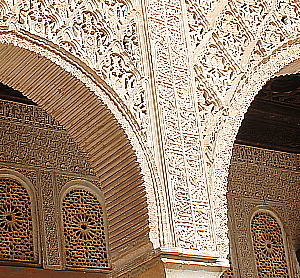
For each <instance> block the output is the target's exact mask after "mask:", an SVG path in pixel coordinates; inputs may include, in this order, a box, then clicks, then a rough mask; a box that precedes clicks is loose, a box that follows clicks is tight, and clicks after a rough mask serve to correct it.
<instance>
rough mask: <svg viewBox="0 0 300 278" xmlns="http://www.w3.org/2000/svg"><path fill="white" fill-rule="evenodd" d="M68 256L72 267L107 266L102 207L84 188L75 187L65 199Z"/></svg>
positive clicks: (65, 230) (64, 222) (64, 220)
mask: <svg viewBox="0 0 300 278" xmlns="http://www.w3.org/2000/svg"><path fill="white" fill-rule="evenodd" d="M62 212H63V215H62V221H63V230H64V242H65V246H64V249H65V259H66V265H67V266H69V267H97V268H107V267H108V266H109V265H108V256H107V250H106V239H105V228H104V219H103V217H104V216H103V210H102V207H101V205H100V203H99V200H98V199H97V198H96V197H95V196H94V195H93V194H92V193H90V192H88V191H86V190H83V189H72V190H71V191H69V192H68V193H67V194H66V195H65V197H64V198H63V201H62Z"/></svg>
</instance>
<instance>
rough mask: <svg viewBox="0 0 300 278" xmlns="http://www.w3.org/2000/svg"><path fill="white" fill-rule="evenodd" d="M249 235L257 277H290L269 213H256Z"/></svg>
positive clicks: (276, 226) (278, 232)
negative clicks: (250, 236)
mask: <svg viewBox="0 0 300 278" xmlns="http://www.w3.org/2000/svg"><path fill="white" fill-rule="evenodd" d="M251 235H252V242H253V249H254V254H255V258H256V267H257V272H258V277H274V278H275V277H280V278H283V277H285V278H287V277H290V276H289V273H288V266H287V261H286V254H285V248H284V242H283V238H282V230H281V227H280V225H279V223H278V222H277V220H276V219H275V218H274V217H273V216H271V215H270V214H269V213H266V212H259V213H257V214H256V215H255V216H254V217H253V219H252V221H251Z"/></svg>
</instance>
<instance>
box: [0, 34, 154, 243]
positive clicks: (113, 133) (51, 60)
mask: <svg viewBox="0 0 300 278" xmlns="http://www.w3.org/2000/svg"><path fill="white" fill-rule="evenodd" d="M0 81H1V82H2V83H4V84H5V85H8V86H10V87H12V88H14V89H15V90H18V91H20V92H22V93H23V94H24V95H26V96H27V97H28V98H30V99H32V100H33V101H34V102H36V103H37V104H38V105H39V106H40V107H41V108H43V109H44V110H45V111H46V112H48V113H49V114H50V115H51V116H52V117H54V118H55V119H56V120H58V121H59V122H60V123H61V124H62V125H63V126H64V127H65V128H66V130H67V131H68V133H69V134H71V136H72V137H73V138H74V139H75V141H76V142H77V143H78V144H79V146H81V148H82V150H83V151H84V152H85V153H86V154H87V156H88V158H89V160H90V162H91V165H92V167H93V169H94V171H95V173H96V175H97V176H98V177H99V178H100V182H102V186H103V187H105V186H106V183H107V184H109V185H111V184H113V183H116V184H117V183H120V182H124V179H121V178H120V175H121V172H120V171H121V169H122V170H123V169H126V170H128V171H131V173H132V171H133V172H136V174H135V178H136V182H137V183H136V184H137V185H139V186H140V188H141V189H140V190H141V191H144V193H143V192H142V194H143V195H145V196H146V201H145V207H147V212H148V219H149V228H150V231H149V237H150V240H151V242H152V244H153V246H154V247H155V248H156V247H158V246H159V242H158V237H157V234H158V223H157V222H158V220H157V205H156V198H155V193H154V192H155V189H154V187H155V185H156V183H157V180H156V178H155V177H154V176H155V169H154V168H153V165H151V163H152V162H150V160H149V158H148V155H147V152H146V147H145V146H144V145H143V140H142V137H141V136H140V134H139V128H138V125H137V124H136V123H135V121H134V118H133V117H132V116H131V113H130V112H129V111H128V109H127V108H126V106H125V105H124V104H123V103H122V100H121V99H120V98H119V97H118V96H117V94H116V93H115V92H114V91H113V90H112V89H111V88H110V87H109V86H107V84H106V83H105V82H104V81H103V80H102V79H101V78H99V76H98V75H97V74H96V73H95V72H94V71H93V70H92V69H91V68H90V67H89V66H87V65H86V64H85V63H83V62H81V61H80V60H79V59H78V58H76V57H74V56H73V55H71V54H69V53H68V52H67V51H65V50H63V49H61V48H60V47H58V46H56V45H54V44H53V43H51V42H49V41H47V40H45V39H42V38H37V37H35V36H33V35H30V34H28V33H27V32H17V31H7V30H1V31H0ZM131 182H132V180H131ZM137 196H138V197H137V198H139V195H137Z"/></svg>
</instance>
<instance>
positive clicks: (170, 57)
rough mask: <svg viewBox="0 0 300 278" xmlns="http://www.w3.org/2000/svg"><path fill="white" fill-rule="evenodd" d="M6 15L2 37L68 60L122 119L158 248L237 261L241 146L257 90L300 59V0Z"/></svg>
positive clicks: (13, 5) (71, 6) (63, 8)
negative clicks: (229, 182) (231, 253)
mask: <svg viewBox="0 0 300 278" xmlns="http://www.w3.org/2000/svg"><path fill="white" fill-rule="evenodd" d="M1 23H2V26H3V29H2V30H3V31H2V34H1V37H0V40H1V43H2V44H13V45H15V46H17V47H21V48H26V49H29V50H30V51H33V52H35V53H38V54H39V55H40V56H43V57H47V59H50V60H51V61H52V62H54V63H56V64H58V65H60V66H61V67H62V68H64V69H65V70H66V71H67V72H70V73H71V74H72V75H73V76H76V78H77V79H79V80H81V81H82V82H83V84H85V85H86V86H87V87H88V88H90V90H91V91H92V92H94V93H95V94H96V95H97V96H99V97H100V98H101V99H102V101H103V102H104V103H105V104H107V105H108V107H109V109H111V111H112V112H113V114H114V115H115V117H116V118H117V120H118V121H119V122H120V123H121V124H122V126H123V128H124V129H125V131H126V133H127V135H128V137H129V139H130V141H131V143H132V144H133V145H134V148H135V150H136V152H137V156H138V158H139V161H140V163H141V165H142V170H143V174H144V176H145V180H146V188H147V193H148V200H150V201H148V204H149V211H150V214H149V215H150V226H151V227H152V229H151V231H152V235H153V236H152V237H151V238H152V242H153V243H155V244H154V245H155V246H156V247H158V246H162V247H164V248H167V249H172V248H174V247H175V249H174V250H186V252H194V251H196V252H197V254H199V252H200V253H202V254H207V255H211V256H221V257H223V258H226V254H227V245H228V241H227V236H226V234H227V228H226V197H225V195H226V177H227V174H228V166H229V162H230V156H231V149H232V145H233V142H234V138H235V135H236V133H237V131H238V128H239V126H240V122H241V120H242V118H243V114H244V113H245V112H246V110H247V108H248V107H249V105H250V103H251V101H252V100H253V98H254V96H255V94H257V92H258V91H259V89H260V88H261V87H262V86H263V85H264V84H265V83H266V82H267V81H268V80H269V79H270V78H271V77H272V76H274V75H276V74H277V73H278V72H279V71H280V70H281V69H282V68H283V67H284V66H286V65H288V64H289V63H291V62H293V61H294V60H297V59H298V58H299V56H300V55H299V53H300V51H299V39H298V37H299V31H300V30H299V7H298V4H297V2H296V1H287V0H284V1H283V0H276V1H275V0H273V1H242V0H231V1H227V0H222V1H216V0H215V1H214V0H211V1H190V0H186V1H183V0H171V1H170V0H168V1H167V0H165V1H161V0H151V1H140V2H138V1H135V2H132V3H130V2H127V1H120V0H112V1H99V2H96V1H65V2H64V1H63V2H61V1H52V2H50V1H30V2H29V1H28V2H26V1H14V2H10V1H2V2H1ZM5 29H6V30H9V31H4V30H5ZM17 34H18V35H17ZM58 53H60V55H58ZM62 54H63V55H62ZM74 65H75V66H74ZM78 65H80V66H78ZM83 72H84V74H83ZM6 74H7V73H6V72H2V73H1V78H2V79H5V80H6V83H9V81H10V79H9V78H8V79H6V78H5V75H6ZM95 76H97V78H98V77H99V78H100V79H99V80H100V81H99V82H98V83H97V82H95V81H94V79H93V78H95ZM91 80H92V81H91ZM12 83H13V82H12ZM12 83H11V85H14V86H15V87H17V84H16V81H15V83H14V84H12ZM99 83H101V84H102V87H105V88H106V90H104V92H103V90H100V89H99V88H98V87H97V86H99ZM103 84H104V85H103ZM19 89H21V88H19ZM29 91H30V90H29ZM54 95H56V97H58V98H59V92H58V93H54ZM112 99H113V101H112ZM116 103H117V104H116ZM123 104H124V105H123ZM46 106H47V105H46ZM53 107H54V106H53ZM120 107H121V109H120ZM145 157H146V158H145ZM149 161H155V163H154V164H153V165H151V163H149ZM149 165H150V166H149ZM156 171H157V173H156ZM152 186H154V188H155V189H154V190H153V188H152ZM154 191H155V192H156V194H154ZM155 202H157V203H158V204H159V206H158V207H159V208H157V207H155V206H154V205H153V204H154V203H155ZM157 215H159V218H158V217H157ZM158 223H160V224H158ZM159 229H160V232H159V240H158V239H157V237H156V236H155V233H156V231H157V230H159ZM178 248H179V249H178Z"/></svg>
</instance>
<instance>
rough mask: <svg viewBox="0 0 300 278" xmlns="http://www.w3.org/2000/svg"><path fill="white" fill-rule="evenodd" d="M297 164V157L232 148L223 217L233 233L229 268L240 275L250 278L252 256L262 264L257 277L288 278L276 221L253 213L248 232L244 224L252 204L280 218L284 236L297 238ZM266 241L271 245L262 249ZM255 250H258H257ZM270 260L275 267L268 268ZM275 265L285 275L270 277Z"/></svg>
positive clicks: (258, 149) (270, 263)
mask: <svg viewBox="0 0 300 278" xmlns="http://www.w3.org/2000/svg"><path fill="white" fill-rule="evenodd" d="M298 160H299V154H292V153H291V154H290V153H286V152H280V151H272V150H267V149H262V148H257V147H251V146H243V145H238V144H235V147H234V152H233V156H232V163H231V167H230V174H229V177H228V215H229V219H230V221H229V222H230V227H231V229H232V230H233V231H234V233H230V241H231V242H232V243H233V244H232V248H234V252H233V253H234V254H236V256H237V259H236V260H234V261H233V268H234V269H238V270H239V273H240V275H241V277H247V278H248V277H251V278H252V277H253V278H254V277H256V275H255V273H256V267H255V264H256V263H255V260H256V259H255V258H256V257H255V256H256V255H257V259H258V260H261V262H260V263H259V264H262V265H264V264H265V263H266V264H267V265H265V266H264V267H262V268H261V265H258V269H257V273H258V274H260V273H263V274H261V275H262V276H258V277H290V276H292V277H293V275H292V274H290V273H288V272H287V258H286V257H285V256H287V254H285V250H288V249H289V247H288V243H286V244H287V245H286V246H285V248H286V249H285V248H284V247H283V242H284V241H283V239H282V234H283V233H282V230H281V228H280V225H279V224H278V222H277V220H276V219H275V218H274V217H273V216H272V215H271V214H270V213H267V212H266V211H261V210H259V211H258V212H257V214H255V216H257V221H256V220H255V222H251V223H252V224H251V227H252V228H251V229H250V228H249V223H250V217H251V213H252V211H253V210H254V209H255V208H256V207H257V206H268V207H269V208H272V209H273V210H274V211H276V212H277V213H278V215H279V216H280V217H281V218H282V219H285V223H284V224H285V225H286V227H288V230H289V233H290V238H291V239H292V240H296V239H297V237H298V234H299V223H298V222H299V205H298V203H299V202H298V199H297V196H298V195H297V194H298V190H299V189H298V187H295V184H298V182H299V172H298V170H299V165H298ZM255 216H254V218H253V219H255ZM252 235H253V236H254V238H253V243H254V245H253V246H252V244H251V237H252ZM273 238H274V244H275V245H274V253H272V252H273V251H272V250H273V249H272V248H273V245H272V244H273V243H272V241H273ZM269 241H271V243H270V242H269ZM255 242H256V243H255ZM269 243H270V244H271V245H270V246H269V247H268V246H267V244H269ZM277 245H279V246H277ZM255 248H258V249H257V251H255ZM253 249H254V253H253ZM249 254H250V255H249ZM278 254H279V257H277V256H278ZM273 260H274V261H276V263H274V264H273ZM281 260H283V261H281ZM277 263H278V264H277ZM276 265H279V266H280V265H282V266H283V267H284V268H285V269H286V270H285V271H286V273H285V272H281V270H280V271H279V272H278V273H280V274H277V275H278V276H276V275H275V274H273V272H272V268H273V269H276V267H277V266H276ZM268 267H270V268H271V269H269V270H267V272H266V273H268V274H266V273H265V272H264V271H265V270H266V269H268ZM263 269H264V271H263ZM274 271H275V270H274Z"/></svg>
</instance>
